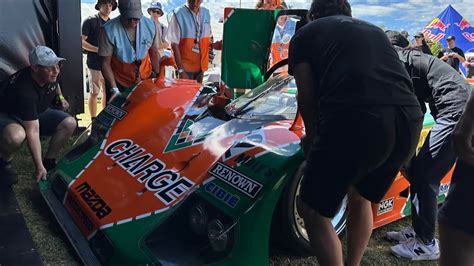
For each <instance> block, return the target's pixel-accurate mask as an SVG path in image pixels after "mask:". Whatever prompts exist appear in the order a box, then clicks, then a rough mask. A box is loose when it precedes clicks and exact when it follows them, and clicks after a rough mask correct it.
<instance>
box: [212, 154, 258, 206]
mask: <svg viewBox="0 0 474 266" xmlns="http://www.w3.org/2000/svg"><path fill="white" fill-rule="evenodd" d="M209 174H211V175H213V176H215V177H217V178H218V179H220V180H222V181H224V182H226V183H227V184H229V185H231V186H233V187H234V188H236V189H237V190H239V191H240V192H242V193H244V194H245V195H247V196H249V197H251V198H255V196H257V194H258V192H259V191H260V190H261V189H262V187H263V185H262V184H260V183H259V182H257V181H255V180H253V179H251V178H249V177H247V176H245V175H243V174H241V173H239V172H237V171H235V170H234V169H232V168H230V167H228V166H227V165H225V164H223V163H221V162H217V163H216V164H215V165H214V166H212V168H211V169H210V170H209Z"/></svg>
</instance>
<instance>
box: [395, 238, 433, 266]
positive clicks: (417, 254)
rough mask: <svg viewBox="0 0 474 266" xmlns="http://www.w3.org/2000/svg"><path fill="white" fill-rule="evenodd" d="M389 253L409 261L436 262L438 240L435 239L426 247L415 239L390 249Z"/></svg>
mask: <svg viewBox="0 0 474 266" xmlns="http://www.w3.org/2000/svg"><path fill="white" fill-rule="evenodd" d="M390 251H391V252H392V254H393V255H395V256H397V257H399V258H404V259H408V260H411V261H418V260H437V259H439V254H440V253H439V242H438V239H435V240H434V243H433V244H428V245H427V244H425V243H423V241H421V240H419V239H418V238H417V237H415V238H412V239H410V240H408V241H407V242H404V243H401V244H398V245H396V246H393V247H391V248H390Z"/></svg>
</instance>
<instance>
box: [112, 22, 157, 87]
mask: <svg viewBox="0 0 474 266" xmlns="http://www.w3.org/2000/svg"><path fill="white" fill-rule="evenodd" d="M139 23H140V24H139V26H138V31H139V32H138V39H137V40H136V42H137V44H138V46H136V47H132V45H131V43H130V41H129V40H128V36H127V32H126V31H125V29H124V28H123V26H122V23H121V22H120V16H119V17H117V18H114V19H112V20H110V21H109V22H108V23H106V24H104V30H105V33H106V34H107V37H108V38H109V40H110V42H111V43H112V45H113V46H114V54H113V56H112V60H111V67H112V71H113V72H114V76H115V80H116V81H117V82H118V83H120V85H122V86H124V87H130V86H131V85H133V84H135V83H136V82H138V81H140V80H143V79H147V78H149V77H150V75H151V72H152V70H153V67H152V65H151V60H150V55H149V53H148V52H149V49H150V47H151V46H152V45H153V41H154V38H155V31H156V29H155V24H154V22H153V21H152V20H151V19H149V18H145V17H143V18H141V19H140V22H139ZM138 62H140V66H139V67H138V64H137V63H138Z"/></svg>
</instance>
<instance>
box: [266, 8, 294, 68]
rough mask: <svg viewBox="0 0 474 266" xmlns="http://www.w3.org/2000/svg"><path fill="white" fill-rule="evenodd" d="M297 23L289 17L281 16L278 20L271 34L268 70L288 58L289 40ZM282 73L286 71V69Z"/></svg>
mask: <svg viewBox="0 0 474 266" xmlns="http://www.w3.org/2000/svg"><path fill="white" fill-rule="evenodd" d="M297 22H298V20H297V19H296V18H293V17H291V16H281V17H279V18H278V20H277V23H276V26H275V31H274V32H273V38H272V48H271V53H270V58H269V62H268V69H270V68H271V67H272V66H273V65H275V64H276V63H278V62H280V61H281V60H284V59H286V58H288V48H289V46H290V40H291V38H292V37H293V35H295V30H296V23H297ZM285 68H286V67H285ZM282 71H283V70H282ZM284 71H286V69H285V70H284ZM279 72H281V71H279Z"/></svg>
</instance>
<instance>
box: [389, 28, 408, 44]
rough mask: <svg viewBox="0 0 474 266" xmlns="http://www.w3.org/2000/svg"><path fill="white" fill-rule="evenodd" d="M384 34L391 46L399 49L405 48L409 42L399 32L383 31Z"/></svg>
mask: <svg viewBox="0 0 474 266" xmlns="http://www.w3.org/2000/svg"><path fill="white" fill-rule="evenodd" d="M385 34H386V35H387V38H388V40H389V41H390V43H391V44H392V45H396V46H398V47H401V48H405V47H407V46H408V45H409V44H410V42H408V40H407V38H405V36H403V35H402V34H401V33H400V32H398V31H393V30H387V31H385Z"/></svg>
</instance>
